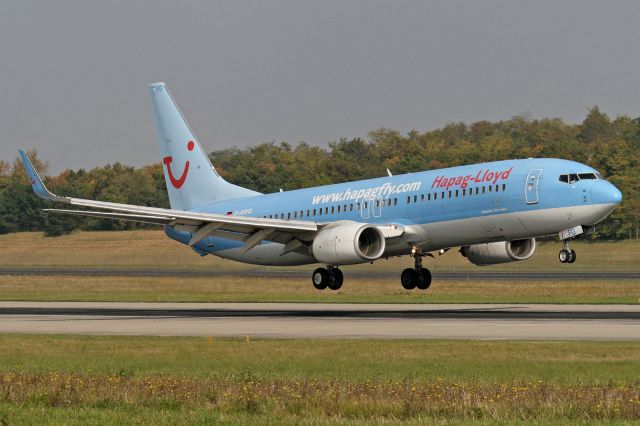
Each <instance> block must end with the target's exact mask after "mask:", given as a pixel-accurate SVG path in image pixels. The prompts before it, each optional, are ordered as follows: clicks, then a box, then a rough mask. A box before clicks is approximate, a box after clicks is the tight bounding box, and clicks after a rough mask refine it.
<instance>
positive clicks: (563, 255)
mask: <svg viewBox="0 0 640 426" xmlns="http://www.w3.org/2000/svg"><path fill="white" fill-rule="evenodd" d="M558 259H560V262H561V263H567V262H569V259H571V252H570V251H569V250H565V249H562V250H560V253H558Z"/></svg>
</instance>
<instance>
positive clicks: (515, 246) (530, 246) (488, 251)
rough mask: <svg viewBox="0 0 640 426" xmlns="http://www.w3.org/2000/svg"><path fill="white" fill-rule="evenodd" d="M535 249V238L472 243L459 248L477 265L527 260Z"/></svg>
mask: <svg viewBox="0 0 640 426" xmlns="http://www.w3.org/2000/svg"><path fill="white" fill-rule="evenodd" d="M535 251H536V239H535V238H530V239H526V240H515V241H500V242H497V243H486V244H474V245H472V246H465V247H462V248H461V249H460V253H462V255H463V256H464V257H466V258H467V259H469V262H471V263H473V264H474V265H478V266H485V265H495V264H497V263H507V262H515V261H518V260H527V259H529V258H530V257H531V256H533V253H534V252H535Z"/></svg>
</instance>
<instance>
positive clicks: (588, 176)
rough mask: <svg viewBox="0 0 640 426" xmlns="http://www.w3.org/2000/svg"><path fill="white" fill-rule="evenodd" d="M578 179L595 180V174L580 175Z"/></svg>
mask: <svg viewBox="0 0 640 426" xmlns="http://www.w3.org/2000/svg"><path fill="white" fill-rule="evenodd" d="M578 176H580V179H597V177H596V174H595V173H580V174H579V175H578Z"/></svg>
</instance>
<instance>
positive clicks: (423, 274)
mask: <svg viewBox="0 0 640 426" xmlns="http://www.w3.org/2000/svg"><path fill="white" fill-rule="evenodd" d="M411 256H412V257H413V259H414V260H415V267H414V268H413V269H412V268H407V269H405V270H404V271H402V274H400V283H401V284H402V287H404V288H405V289H406V290H413V289H414V288H418V289H420V290H426V289H428V288H429V286H430V285H431V272H429V270H428V269H427V268H423V267H422V256H423V254H422V252H421V251H419V250H415V251H413V252H412V253H411Z"/></svg>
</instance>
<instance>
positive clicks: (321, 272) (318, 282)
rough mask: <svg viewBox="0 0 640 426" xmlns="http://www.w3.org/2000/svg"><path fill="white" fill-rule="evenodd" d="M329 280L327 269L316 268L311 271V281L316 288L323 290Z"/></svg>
mask: <svg viewBox="0 0 640 426" xmlns="http://www.w3.org/2000/svg"><path fill="white" fill-rule="evenodd" d="M330 280H331V276H330V275H329V271H327V270H326V269H324V268H318V269H316V270H315V271H313V275H311V281H312V282H313V286H314V287H315V288H316V290H324V289H325V288H327V286H328V285H329V282H330Z"/></svg>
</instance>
